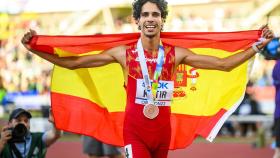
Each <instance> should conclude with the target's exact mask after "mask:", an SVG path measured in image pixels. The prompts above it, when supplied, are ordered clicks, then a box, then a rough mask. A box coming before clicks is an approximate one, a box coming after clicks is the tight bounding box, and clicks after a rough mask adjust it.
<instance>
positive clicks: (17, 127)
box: [0, 108, 61, 158]
mask: <svg viewBox="0 0 280 158" xmlns="http://www.w3.org/2000/svg"><path fill="white" fill-rule="evenodd" d="M31 117H32V116H31V114H30V113H29V112H28V111H26V110H24V109H21V108H19V109H15V110H13V111H12V113H11V114H10V117H9V122H8V125H6V126H4V127H3V128H2V131H1V138H0V157H1V158H14V157H17V158H21V157H22V158H27V157H37V158H44V157H45V154H46V151H47V150H46V149H47V147H49V146H50V145H52V144H53V143H54V142H55V141H56V140H57V139H58V138H59V137H60V136H61V131H60V130H58V129H56V128H55V127H54V128H52V129H51V130H49V131H46V132H44V133H39V132H38V133H34V132H30V118H31ZM49 121H50V122H53V117H52V114H50V116H49Z"/></svg>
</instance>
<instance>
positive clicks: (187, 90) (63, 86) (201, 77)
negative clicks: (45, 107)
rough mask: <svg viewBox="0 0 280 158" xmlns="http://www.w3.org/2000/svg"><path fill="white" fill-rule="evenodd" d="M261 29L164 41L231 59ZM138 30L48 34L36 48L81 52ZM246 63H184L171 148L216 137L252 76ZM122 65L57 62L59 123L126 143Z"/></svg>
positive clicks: (130, 37)
mask: <svg viewBox="0 0 280 158" xmlns="http://www.w3.org/2000/svg"><path fill="white" fill-rule="evenodd" d="M260 35H261V31H259V30H254V31H241V32H181V33H161V39H162V41H163V43H167V44H170V45H174V46H180V47H183V48H188V49H191V50H192V51H193V52H195V53H198V54H207V55H212V56H217V57H226V56H229V55H232V54H234V53H236V52H240V51H242V50H245V49H247V48H249V47H250V46H251V45H252V43H254V42H255V41H257V40H258V38H259V37H260ZM139 36H140V35H139V34H138V33H133V34H108V35H89V36H42V35H38V36H35V37H33V38H32V41H31V43H30V45H31V47H32V48H33V49H35V50H38V51H43V52H46V53H54V54H58V55H59V56H79V55H85V54H94V53H99V52H101V51H103V50H106V49H109V48H112V47H115V46H119V45H127V44H131V43H133V42H136V41H137V40H138V38H139ZM248 65H249V62H245V63H243V64H242V65H240V66H238V67H237V68H235V69H234V70H232V71H230V72H222V71H216V70H202V69H195V68H192V67H189V66H187V65H180V66H179V67H178V69H177V73H176V74H175V75H174V81H175V91H174V99H173V101H172V105H171V110H172V114H171V126H172V138H171V143H170V149H178V148H184V147H186V146H188V145H190V144H191V143H192V142H193V140H194V139H195V138H196V137H197V136H198V135H200V136H202V137H204V138H207V139H208V140H210V141H212V140H213V139H214V138H215V136H216V134H217V132H218V131H219V129H220V128H221V126H222V125H223V123H224V122H225V120H226V119H227V118H228V117H229V116H230V115H231V114H232V113H233V111H234V110H235V109H236V108H237V106H238V105H239V103H240V102H241V100H242V99H243V96H244V93H245V89H246V83H247V80H248V75H247V72H248ZM123 85H124V78H123V73H122V69H121V67H120V65H118V64H110V65H107V66H103V67H96V68H87V69H86V68H83V69H76V70H68V69H65V68H62V67H59V66H55V67H54V70H53V76H52V86H51V103H52V109H53V112H54V119H55V123H56V126H57V127H58V128H60V129H62V130H65V131H69V132H74V133H79V134H84V135H89V136H93V137H95V138H97V139H99V140H102V141H103V142H105V143H108V144H113V145H118V146H123V121H124V111H125V105H126V91H125V89H124V87H123Z"/></svg>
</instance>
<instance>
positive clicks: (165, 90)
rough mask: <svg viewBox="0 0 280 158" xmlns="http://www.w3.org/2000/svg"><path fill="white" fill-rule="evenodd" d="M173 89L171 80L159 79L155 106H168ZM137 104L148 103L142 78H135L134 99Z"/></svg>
mask: <svg viewBox="0 0 280 158" xmlns="http://www.w3.org/2000/svg"><path fill="white" fill-rule="evenodd" d="M173 90H174V82H173V81H162V80H160V81H159V86H158V89H157V93H156V99H155V102H154V103H155V105H157V106H170V104H171V100H172V96H173ZM135 103H137V104H142V105H145V104H148V100H147V92H146V89H145V85H144V81H143V79H137V87H136V99H135Z"/></svg>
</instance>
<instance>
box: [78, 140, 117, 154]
mask: <svg viewBox="0 0 280 158" xmlns="http://www.w3.org/2000/svg"><path fill="white" fill-rule="evenodd" d="M83 152H84V153H85V154H87V155H88V157H89V158H101V157H103V156H108V157H109V158H123V155H122V153H121V149H120V148H117V147H115V146H112V145H108V144H104V143H102V142H100V141H98V140H96V139H94V138H92V137H88V136H84V137H83Z"/></svg>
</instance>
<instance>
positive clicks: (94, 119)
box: [51, 92, 124, 146]
mask: <svg viewBox="0 0 280 158" xmlns="http://www.w3.org/2000/svg"><path fill="white" fill-rule="evenodd" d="M51 102H52V105H51V106H52V111H53V113H54V120H55V125H56V126H57V128H59V129H62V130H65V131H69V132H73V133H77V134H84V135H89V136H94V137H96V138H98V139H101V140H102V141H104V142H105V143H107V144H114V145H118V146H122V145H123V143H122V142H123V135H122V131H123V120H124V113H123V112H112V113H109V112H108V111H107V110H106V109H105V108H101V107H100V106H99V105H98V104H96V103H94V102H92V101H89V100H87V99H83V98H80V97H75V96H70V95H65V94H60V93H54V92H52V93H51ZM66 103H67V104H66Z"/></svg>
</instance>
